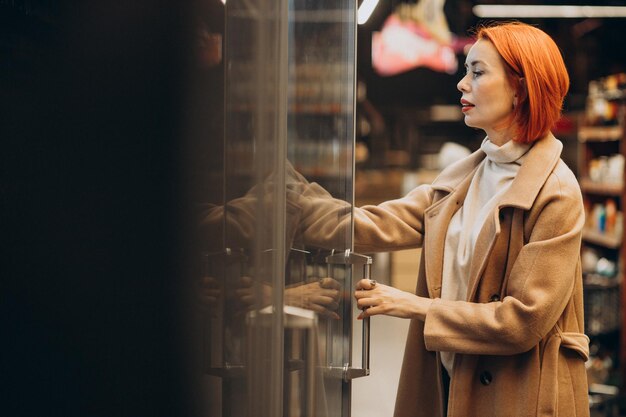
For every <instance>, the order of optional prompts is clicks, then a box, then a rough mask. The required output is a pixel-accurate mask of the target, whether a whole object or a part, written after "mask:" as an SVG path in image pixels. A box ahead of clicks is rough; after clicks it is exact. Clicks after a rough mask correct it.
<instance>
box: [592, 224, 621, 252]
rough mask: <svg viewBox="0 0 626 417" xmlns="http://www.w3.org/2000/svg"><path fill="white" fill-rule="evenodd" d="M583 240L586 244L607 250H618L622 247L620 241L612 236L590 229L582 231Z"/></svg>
mask: <svg viewBox="0 0 626 417" xmlns="http://www.w3.org/2000/svg"><path fill="white" fill-rule="evenodd" d="M583 240H584V241H585V242H588V243H593V244H596V245H600V246H604V247H605V248H609V249H619V248H620V247H621V246H622V239H621V238H619V237H616V236H612V235H606V234H604V233H600V232H597V231H595V230H591V229H585V230H583Z"/></svg>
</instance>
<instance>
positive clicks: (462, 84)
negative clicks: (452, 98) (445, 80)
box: [456, 76, 468, 93]
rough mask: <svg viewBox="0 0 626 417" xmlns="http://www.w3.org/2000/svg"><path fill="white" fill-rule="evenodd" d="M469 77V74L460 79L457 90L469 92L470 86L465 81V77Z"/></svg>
mask: <svg viewBox="0 0 626 417" xmlns="http://www.w3.org/2000/svg"><path fill="white" fill-rule="evenodd" d="M466 78H467V76H464V77H463V78H461V79H460V80H459V82H458V83H457V84H456V88H457V90H459V91H461V92H463V93H464V92H467V89H468V86H467V82H466V81H465V79H466Z"/></svg>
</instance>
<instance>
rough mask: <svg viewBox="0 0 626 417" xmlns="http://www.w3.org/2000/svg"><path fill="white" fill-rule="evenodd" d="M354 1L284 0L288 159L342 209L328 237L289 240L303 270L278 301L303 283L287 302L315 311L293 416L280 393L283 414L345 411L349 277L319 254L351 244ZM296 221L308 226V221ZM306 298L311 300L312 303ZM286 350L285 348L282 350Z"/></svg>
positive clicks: (295, 375)
mask: <svg viewBox="0 0 626 417" xmlns="http://www.w3.org/2000/svg"><path fill="white" fill-rule="evenodd" d="M355 7H356V2H348V1H308V0H295V1H293V2H292V3H290V10H289V35H290V37H289V41H290V42H289V119H288V123H289V124H288V138H289V140H288V144H287V152H288V159H289V162H290V164H291V165H292V166H293V168H294V170H295V171H296V172H297V173H299V174H301V175H303V176H304V177H305V178H306V179H307V180H308V181H309V182H311V183H314V184H313V185H312V186H311V187H310V189H308V190H307V191H305V194H306V195H307V196H309V194H308V193H312V194H313V195H315V196H316V197H324V198H328V199H330V198H331V197H332V198H335V199H338V200H343V201H345V202H346V203H347V205H345V206H344V207H345V209H346V210H345V211H341V210H340V211H338V212H337V216H334V217H332V218H331V220H330V222H335V223H336V224H334V225H332V226H333V227H338V230H337V233H336V235H335V236H334V238H333V239H332V242H331V241H324V239H318V238H317V236H315V238H314V239H307V237H308V236H307V234H306V233H303V234H296V235H295V236H294V239H293V242H292V248H294V249H295V250H305V251H306V257H305V265H306V269H304V271H303V272H304V274H301V275H291V276H288V281H287V282H286V284H287V289H286V301H287V302H291V301H292V300H291V297H287V295H288V294H289V293H290V292H291V291H294V289H292V288H289V286H297V285H308V292H303V293H301V294H300V299H299V300H293V301H295V302H296V304H298V305H301V306H304V307H305V308H310V309H315V310H316V311H318V327H317V331H316V334H315V338H316V352H315V356H314V357H309V360H314V361H316V364H315V368H316V369H317V371H316V375H315V381H316V385H315V386H314V387H309V389H310V390H311V392H312V393H311V394H310V395H309V396H310V397H311V398H313V399H314V400H315V414H298V413H297V411H298V409H299V407H296V406H294V402H295V401H297V398H294V396H293V395H290V394H292V393H291V392H286V393H285V397H286V398H287V399H289V400H290V407H291V408H290V410H289V411H290V412H289V413H288V414H287V415H292V416H301V415H315V416H329V417H331V416H348V415H349V399H350V384H349V383H348V382H345V381H344V380H343V376H344V367H345V366H346V365H347V364H348V363H349V362H350V359H349V358H350V353H351V352H350V349H351V344H350V340H351V338H350V335H351V331H352V323H353V319H352V302H351V301H352V295H351V293H352V290H351V289H352V283H351V281H350V273H349V272H350V271H349V266H346V265H341V264H337V265H330V264H329V263H328V261H327V257H328V256H329V255H331V254H332V253H333V252H334V253H342V252H344V251H345V250H346V249H351V248H352V227H351V221H346V217H349V216H350V213H351V212H350V210H349V208H350V207H351V205H352V203H353V189H352V185H353V162H352V161H353V137H354V134H353V129H354V127H353V126H354V79H355V67H354V63H355V52H354V51H355V44H354V42H355V40H354V35H355V31H356V23H355V20H354V19H355V16H356V11H355ZM315 184H317V185H319V186H321V188H323V189H324V190H321V189H318V188H316V186H315ZM325 192H327V193H328V194H324V193H325ZM305 200H306V201H307V202H308V201H309V200H308V199H305ZM315 201H316V202H317V204H320V203H321V204H324V202H319V201H317V200H315ZM335 203H336V202H335ZM306 204H307V203H306V202H305V203H304V205H305V206H306ZM333 206H335V204H333V205H331V207H333ZM304 222H305V223H307V224H308V223H309V222H310V219H305V220H304ZM329 226H331V225H329V224H328V220H326V221H324V227H326V228H328V227H329ZM315 232H317V231H316V230H314V231H313V233H315ZM292 254H293V256H292V257H291V258H295V257H296V256H298V257H299V258H301V257H300V256H299V255H296V252H293V251H292ZM321 279H322V280H321ZM320 280H321V281H320ZM328 290H338V291H339V292H338V293H336V296H337V298H336V304H335V303H334V302H331V303H326V301H329V300H323V298H321V297H325V294H326V293H327V291H328ZM334 296H335V295H334V294H332V293H331V298H332V297H334ZM311 300H318V301H316V303H317V304H314V303H313V302H312V301H311ZM285 343H286V346H289V344H290V343H292V344H296V343H298V340H297V339H295V338H292V339H290V337H289V333H288V332H287V333H286V337H285ZM289 351H290V350H289V349H288V348H287V349H286V353H289ZM304 374H305V372H303V371H292V372H291V374H289V373H287V374H286V375H289V377H290V378H291V379H292V380H293V379H297V378H298V377H300V378H302V376H303V375H304ZM301 386H303V384H301Z"/></svg>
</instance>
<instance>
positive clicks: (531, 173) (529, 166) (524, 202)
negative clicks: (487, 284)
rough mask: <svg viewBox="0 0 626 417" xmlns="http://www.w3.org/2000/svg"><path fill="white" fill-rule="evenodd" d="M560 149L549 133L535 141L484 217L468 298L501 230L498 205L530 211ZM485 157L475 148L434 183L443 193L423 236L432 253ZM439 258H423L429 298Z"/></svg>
mask: <svg viewBox="0 0 626 417" xmlns="http://www.w3.org/2000/svg"><path fill="white" fill-rule="evenodd" d="M562 149H563V144H562V143H561V142H560V141H559V140H558V139H556V138H555V137H554V136H553V135H552V134H548V135H546V136H545V137H544V138H542V139H540V140H538V141H536V142H535V143H534V144H533V146H532V147H531V148H530V150H529V151H528V153H527V154H526V158H525V159H524V163H523V164H522V166H521V167H520V169H519V171H518V173H517V175H516V176H515V179H514V180H513V183H512V184H511V186H510V187H509V189H508V190H507V191H506V192H505V194H503V196H502V199H501V201H500V203H499V204H498V207H497V208H496V210H495V212H494V213H493V215H492V216H490V217H489V218H488V219H487V220H486V222H485V225H484V226H483V228H482V230H481V231H480V234H479V237H478V239H477V241H476V247H475V248H474V257H473V258H474V260H473V261H472V264H471V266H470V277H469V286H468V300H470V299H472V298H473V294H474V293H475V291H476V287H477V285H478V280H479V277H480V276H481V273H482V270H483V269H484V268H485V265H486V261H487V258H488V256H489V253H490V252H491V250H492V249H493V244H494V242H495V239H496V237H497V236H498V234H499V233H500V223H499V220H498V219H499V216H498V214H499V211H500V208H502V207H504V206H512V207H518V208H521V209H524V210H529V209H530V208H531V207H532V205H533V203H534V201H535V199H536V197H537V195H538V194H539V190H541V187H543V185H544V184H545V182H546V180H547V178H548V176H549V175H550V173H551V172H552V171H553V169H554V167H555V166H556V164H557V163H558V161H559V158H560V155H561V150H562ZM485 156H486V155H485V153H484V152H483V151H482V150H478V151H476V152H474V153H473V154H471V155H470V156H468V157H467V158H465V159H463V160H461V161H458V162H456V163H455V164H453V165H451V166H450V167H449V168H448V169H445V170H444V171H443V172H442V173H441V174H440V175H439V177H437V179H435V181H434V182H433V184H432V187H433V189H435V190H439V191H443V192H444V193H445V194H446V195H444V196H442V197H441V199H439V200H438V201H437V202H435V203H434V204H433V205H432V206H431V207H429V208H428V209H427V210H426V212H425V214H426V218H425V221H426V229H427V230H428V232H429V233H428V234H427V235H426V236H425V242H424V247H425V248H428V250H429V251H432V253H435V254H437V253H439V254H443V250H444V245H445V236H446V231H447V228H448V224H449V222H450V219H451V218H452V216H453V215H454V213H455V212H456V210H458V208H459V207H460V205H461V204H462V201H463V200H464V199H465V195H466V194H467V190H468V187H469V185H470V182H471V179H472V177H473V175H474V172H475V171H476V169H477V167H478V165H479V164H480V163H481V161H482V160H483V159H484V158H485ZM442 260H443V257H442V256H441V257H439V256H437V257H426V258H425V261H426V263H425V269H426V280H427V285H428V291H429V294H430V296H431V297H432V298H436V297H439V296H440V294H441V274H442V268H443V261H442Z"/></svg>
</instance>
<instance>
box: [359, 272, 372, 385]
mask: <svg viewBox="0 0 626 417" xmlns="http://www.w3.org/2000/svg"><path fill="white" fill-rule="evenodd" d="M371 273H372V264H371V263H366V264H365V265H363V278H365V279H370V278H371ZM361 368H363V369H365V371H366V372H367V373H369V369H370V318H369V317H366V318H364V319H363V334H362V338H361Z"/></svg>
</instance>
